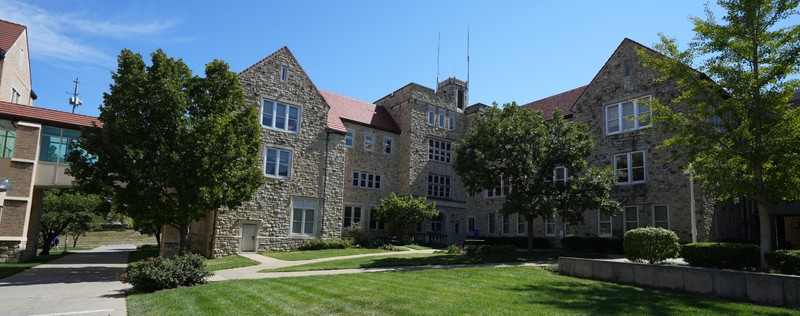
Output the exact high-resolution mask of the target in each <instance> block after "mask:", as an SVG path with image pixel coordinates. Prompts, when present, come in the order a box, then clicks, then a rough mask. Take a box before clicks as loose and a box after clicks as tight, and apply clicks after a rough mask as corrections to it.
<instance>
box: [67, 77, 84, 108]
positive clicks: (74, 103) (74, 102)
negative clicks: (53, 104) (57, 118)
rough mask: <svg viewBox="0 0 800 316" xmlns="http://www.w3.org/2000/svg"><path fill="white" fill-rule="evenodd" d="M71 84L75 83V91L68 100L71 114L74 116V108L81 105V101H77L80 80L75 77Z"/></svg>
mask: <svg viewBox="0 0 800 316" xmlns="http://www.w3.org/2000/svg"><path fill="white" fill-rule="evenodd" d="M72 82H74V83H75V90H74V91H73V92H72V96H71V97H70V98H69V105H72V113H73V114H75V108H76V107H78V106H81V105H83V101H81V99H78V94H79V93H78V84H79V83H81V81H80V79H78V77H75V80H74V81H72ZM67 94H69V92H67Z"/></svg>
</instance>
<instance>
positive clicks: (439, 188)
mask: <svg viewBox="0 0 800 316" xmlns="http://www.w3.org/2000/svg"><path fill="white" fill-rule="evenodd" d="M427 193H428V195H427V196H429V197H432V198H445V199H449V198H452V196H453V179H452V177H450V176H446V175H442V174H436V173H430V172H429V173H428V192H427ZM437 193H439V194H437Z"/></svg>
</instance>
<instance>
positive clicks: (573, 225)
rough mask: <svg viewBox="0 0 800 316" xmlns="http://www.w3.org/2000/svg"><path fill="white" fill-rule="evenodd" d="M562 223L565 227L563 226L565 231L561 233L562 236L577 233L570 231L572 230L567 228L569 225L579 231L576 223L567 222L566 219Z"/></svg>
mask: <svg viewBox="0 0 800 316" xmlns="http://www.w3.org/2000/svg"><path fill="white" fill-rule="evenodd" d="M561 225H562V227H563V228H562V229H563V233H562V234H561V236H562V237H569V236H575V233H570V230H569V229H568V228H567V227H568V226H572V227H574V229H573V231H576V232H577V230H578V229H577V226H576V225H575V224H574V223H567V222H566V221H562V223H561Z"/></svg>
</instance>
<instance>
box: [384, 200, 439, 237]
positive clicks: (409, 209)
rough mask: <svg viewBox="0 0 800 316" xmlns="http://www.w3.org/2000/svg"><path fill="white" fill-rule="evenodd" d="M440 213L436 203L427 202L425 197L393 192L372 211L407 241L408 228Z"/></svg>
mask: <svg viewBox="0 0 800 316" xmlns="http://www.w3.org/2000/svg"><path fill="white" fill-rule="evenodd" d="M438 214H439V211H437V210H436V204H434V203H428V204H426V203H425V197H424V196H423V197H419V198H414V197H413V196H410V195H406V196H397V195H395V194H394V192H392V194H391V195H389V197H387V198H385V199H382V200H381V204H380V205H378V207H377V208H376V209H375V211H374V212H373V213H372V216H375V217H376V218H377V219H379V220H381V221H383V222H386V223H387V224H389V225H391V227H392V228H393V229H394V230H396V231H397V234H398V235H399V237H400V240H403V241H405V240H406V239H407V238H406V236H407V233H408V230H409V229H410V228H411V227H412V226H414V225H417V224H419V223H422V222H423V221H427V220H430V219H431V218H433V217H435V216H436V215H438Z"/></svg>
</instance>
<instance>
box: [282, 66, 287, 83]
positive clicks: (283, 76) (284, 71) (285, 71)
mask: <svg viewBox="0 0 800 316" xmlns="http://www.w3.org/2000/svg"><path fill="white" fill-rule="evenodd" d="M288 76H289V71H288V70H287V69H286V66H285V65H281V81H282V82H286V77H288Z"/></svg>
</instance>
